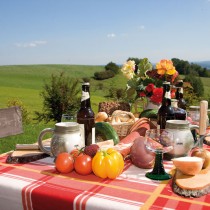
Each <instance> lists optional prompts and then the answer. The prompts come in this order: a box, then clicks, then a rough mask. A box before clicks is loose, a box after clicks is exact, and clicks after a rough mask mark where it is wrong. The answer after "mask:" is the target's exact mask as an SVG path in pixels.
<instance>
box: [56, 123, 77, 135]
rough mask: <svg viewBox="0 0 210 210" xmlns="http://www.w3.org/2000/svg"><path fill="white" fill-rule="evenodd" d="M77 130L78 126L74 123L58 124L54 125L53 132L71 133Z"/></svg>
mask: <svg viewBox="0 0 210 210" xmlns="http://www.w3.org/2000/svg"><path fill="white" fill-rule="evenodd" d="M78 130H79V124H78V123H76V122H60V123H56V124H55V132H58V133H71V132H75V131H78Z"/></svg>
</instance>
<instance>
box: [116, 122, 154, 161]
mask: <svg viewBox="0 0 210 210" xmlns="http://www.w3.org/2000/svg"><path fill="white" fill-rule="evenodd" d="M148 129H150V124H149V123H148V122H145V123H143V124H141V126H140V127H139V128H138V129H136V130H135V131H133V132H131V133H129V134H128V135H127V136H126V137H124V138H123V139H121V140H120V142H119V143H118V144H116V145H115V146H114V149H116V150H117V151H118V152H120V153H121V154H122V155H123V157H124V158H125V157H126V156H127V155H128V154H129V153H130V149H131V146H132V145H133V142H134V141H135V140H136V139H137V138H139V137H140V136H145V132H146V130H148Z"/></svg>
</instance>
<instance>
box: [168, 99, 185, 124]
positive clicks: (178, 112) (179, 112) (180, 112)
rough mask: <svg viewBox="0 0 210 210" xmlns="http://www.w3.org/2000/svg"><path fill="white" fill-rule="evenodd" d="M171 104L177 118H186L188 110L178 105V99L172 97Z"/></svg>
mask: <svg viewBox="0 0 210 210" xmlns="http://www.w3.org/2000/svg"><path fill="white" fill-rule="evenodd" d="M171 106H172V107H173V109H174V117H175V119H176V120H186V117H187V112H186V110H184V109H182V108H179V107H178V100H177V99H171Z"/></svg>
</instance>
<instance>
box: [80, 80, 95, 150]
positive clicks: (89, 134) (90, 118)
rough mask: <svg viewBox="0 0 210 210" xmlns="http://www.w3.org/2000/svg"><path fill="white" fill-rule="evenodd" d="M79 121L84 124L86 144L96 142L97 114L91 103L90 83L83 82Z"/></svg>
mask: <svg viewBox="0 0 210 210" xmlns="http://www.w3.org/2000/svg"><path fill="white" fill-rule="evenodd" d="M77 122H78V123H79V124H84V131H85V133H84V138H85V145H86V146H88V145H90V144H92V143H94V140H95V116H94V112H93V110H92V109H91V103H90V84H89V83H88V82H85V83H83V84H82V98H81V106H80V109H79V111H78V113H77Z"/></svg>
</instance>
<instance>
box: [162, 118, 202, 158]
mask: <svg viewBox="0 0 210 210" xmlns="http://www.w3.org/2000/svg"><path fill="white" fill-rule="evenodd" d="M195 128H198V126H197V125H190V123H189V122H188V121H186V120H168V121H166V130H168V131H171V132H173V149H172V150H171V151H170V152H168V153H165V154H164V158H165V159H167V160H170V159H171V158H175V157H182V156H187V155H188V153H189V152H190V150H191V149H192V148H193V147H194V145H195V140H194V138H193V135H192V132H191V130H193V129H195Z"/></svg>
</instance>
